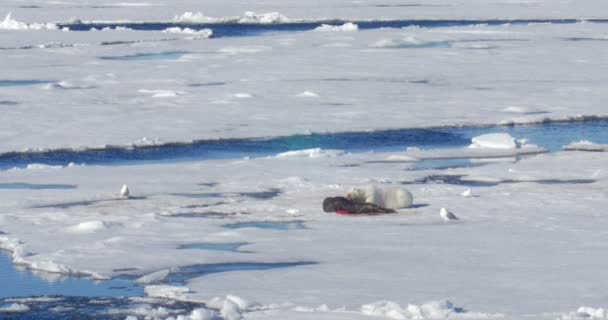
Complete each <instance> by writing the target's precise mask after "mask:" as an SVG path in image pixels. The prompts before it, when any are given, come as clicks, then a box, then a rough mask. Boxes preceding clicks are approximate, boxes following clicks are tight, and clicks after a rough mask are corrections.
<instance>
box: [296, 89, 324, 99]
mask: <svg viewBox="0 0 608 320" xmlns="http://www.w3.org/2000/svg"><path fill="white" fill-rule="evenodd" d="M296 97H299V98H318V97H319V95H318V94H317V93H314V92H312V91H308V90H306V91H304V92H300V93H298V94H296Z"/></svg>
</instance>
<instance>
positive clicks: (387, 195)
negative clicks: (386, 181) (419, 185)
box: [346, 185, 414, 209]
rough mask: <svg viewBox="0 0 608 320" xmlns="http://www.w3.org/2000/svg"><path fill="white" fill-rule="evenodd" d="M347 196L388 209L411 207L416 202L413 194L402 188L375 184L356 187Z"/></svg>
mask: <svg viewBox="0 0 608 320" xmlns="http://www.w3.org/2000/svg"><path fill="white" fill-rule="evenodd" d="M346 197H347V198H348V199H350V200H353V201H358V202H368V203H373V204H375V205H377V206H380V207H383V208H388V209H400V208H409V207H411V206H412V204H413V202H414V197H413V196H412V194H411V193H410V192H409V191H408V190H406V189H402V188H397V187H388V188H384V189H382V188H380V187H377V186H375V185H366V186H361V187H357V188H354V189H353V190H352V191H351V192H349V193H348V194H347V195H346Z"/></svg>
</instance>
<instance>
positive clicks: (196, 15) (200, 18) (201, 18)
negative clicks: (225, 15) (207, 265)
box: [173, 11, 218, 23]
mask: <svg viewBox="0 0 608 320" xmlns="http://www.w3.org/2000/svg"><path fill="white" fill-rule="evenodd" d="M173 21H174V22H189V23H214V22H218V19H217V18H212V17H206V16H205V15H204V14H203V13H202V12H200V11H199V12H190V11H188V12H184V13H183V14H182V15H179V16H175V17H173Z"/></svg>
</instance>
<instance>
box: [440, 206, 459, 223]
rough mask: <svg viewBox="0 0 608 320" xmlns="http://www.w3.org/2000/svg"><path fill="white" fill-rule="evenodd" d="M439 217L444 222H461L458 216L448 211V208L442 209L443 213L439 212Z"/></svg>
mask: <svg viewBox="0 0 608 320" xmlns="http://www.w3.org/2000/svg"><path fill="white" fill-rule="evenodd" d="M439 215H440V216H441V218H442V219H443V221H453V220H460V219H458V217H457V216H456V215H454V214H453V213H451V212H449V211H448V209H446V208H441V211H439Z"/></svg>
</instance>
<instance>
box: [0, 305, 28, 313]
mask: <svg viewBox="0 0 608 320" xmlns="http://www.w3.org/2000/svg"><path fill="white" fill-rule="evenodd" d="M28 311H30V307H28V306H26V305H24V304H20V303H13V304H10V305H8V306H6V307H0V312H11V313H12V312H14V313H17V312H28Z"/></svg>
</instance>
